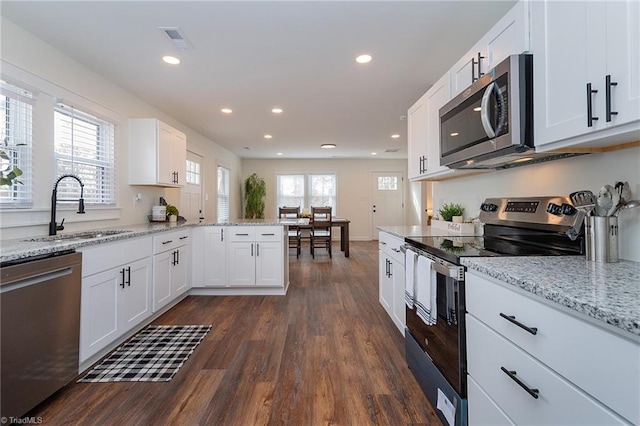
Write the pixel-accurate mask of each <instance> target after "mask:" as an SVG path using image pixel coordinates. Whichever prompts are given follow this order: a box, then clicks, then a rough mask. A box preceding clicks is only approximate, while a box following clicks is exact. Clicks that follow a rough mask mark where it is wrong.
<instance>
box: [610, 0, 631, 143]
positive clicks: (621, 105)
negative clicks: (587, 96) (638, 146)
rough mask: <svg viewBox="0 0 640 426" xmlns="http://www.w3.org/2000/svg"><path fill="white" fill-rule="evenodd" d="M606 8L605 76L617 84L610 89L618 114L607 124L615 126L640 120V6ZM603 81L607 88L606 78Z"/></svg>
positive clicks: (620, 4)
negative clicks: (608, 76)
mask: <svg viewBox="0 0 640 426" xmlns="http://www.w3.org/2000/svg"><path fill="white" fill-rule="evenodd" d="M605 8H606V14H605V16H606V28H607V45H606V55H607V58H606V61H607V70H606V74H607V75H610V76H611V79H612V81H614V82H616V83H617V85H616V86H614V87H612V88H611V109H612V111H614V112H617V113H618V114H616V115H612V116H611V121H610V122H609V123H607V124H608V125H611V126H616V125H620V124H625V123H630V122H633V121H637V120H640V30H638V24H639V23H640V2H638V0H627V1H624V2H619V1H618V2H606V3H605ZM600 79H601V83H602V84H604V83H605V80H604V79H605V76H600ZM604 88H605V90H606V85H604ZM604 119H605V122H606V111H605V117H604ZM636 134H637V133H636ZM636 139H637V138H636Z"/></svg>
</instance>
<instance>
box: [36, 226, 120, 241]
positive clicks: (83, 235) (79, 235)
mask: <svg viewBox="0 0 640 426" xmlns="http://www.w3.org/2000/svg"><path fill="white" fill-rule="evenodd" d="M127 232H132V231H131V230H129V229H117V230H116V229H109V230H103V231H87V232H75V233H73V234H60V235H50V236H48V237H36V238H29V239H27V240H23V241H25V242H30V243H53V242H63V241H80V240H90V239H92V238H103V237H109V236H112V235H119V234H126V233H127Z"/></svg>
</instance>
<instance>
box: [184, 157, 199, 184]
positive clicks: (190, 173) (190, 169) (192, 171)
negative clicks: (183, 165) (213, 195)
mask: <svg viewBox="0 0 640 426" xmlns="http://www.w3.org/2000/svg"><path fill="white" fill-rule="evenodd" d="M187 183H192V184H194V185H200V163H197V162H195V161H192V160H187Z"/></svg>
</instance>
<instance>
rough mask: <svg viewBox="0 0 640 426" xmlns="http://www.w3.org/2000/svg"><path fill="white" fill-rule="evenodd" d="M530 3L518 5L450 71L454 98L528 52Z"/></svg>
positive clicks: (525, 2)
mask: <svg viewBox="0 0 640 426" xmlns="http://www.w3.org/2000/svg"><path fill="white" fill-rule="evenodd" d="M529 45H530V42H529V2H528V1H520V2H518V3H517V4H516V5H515V6H513V8H511V10H509V12H507V14H506V15H505V16H503V17H502V19H500V21H498V23H497V24H496V25H495V26H494V27H493V28H491V30H489V32H488V33H487V34H485V36H484V37H482V39H480V41H478V42H477V43H476V44H475V45H474V46H473V48H471V50H469V52H468V53H467V54H466V55H464V56H463V57H462V58H461V59H460V60H459V61H458V62H457V63H456V64H455V65H454V66H453V67H452V68H451V70H450V74H451V94H450V96H451V98H453V97H455V96H457V95H458V94H459V93H460V92H462V91H463V90H464V89H466V88H467V87H469V85H471V83H473V82H474V81H476V80H477V79H478V78H479V77H482V76H483V75H484V73H485V72H486V71H487V70H490V69H492V68H493V67H495V66H496V65H497V64H499V63H500V62H501V61H502V60H504V59H506V58H507V57H508V56H509V55H515V54H519V53H523V52H528V51H529Z"/></svg>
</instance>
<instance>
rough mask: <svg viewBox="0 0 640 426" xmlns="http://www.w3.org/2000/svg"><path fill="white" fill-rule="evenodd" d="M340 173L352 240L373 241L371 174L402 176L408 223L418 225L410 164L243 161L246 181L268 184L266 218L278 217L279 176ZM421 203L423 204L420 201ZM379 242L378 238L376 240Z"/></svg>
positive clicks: (340, 208)
mask: <svg viewBox="0 0 640 426" xmlns="http://www.w3.org/2000/svg"><path fill="white" fill-rule="evenodd" d="M314 172H316V173H336V175H337V180H338V188H337V189H338V194H337V215H338V216H340V217H344V218H347V219H350V220H351V225H350V227H349V235H350V237H351V238H350V239H351V240H370V239H371V238H372V227H371V205H372V203H371V197H372V195H371V173H373V172H402V173H403V176H404V177H405V179H404V200H405V223H404V224H406V225H415V224H418V223H419V222H418V221H419V219H418V216H417V213H416V212H415V210H416V209H414V208H410V207H409V204H410V203H411V198H410V197H409V194H408V193H409V184H408V180H407V178H406V175H407V161H406V160H380V159H376V160H367V159H324V160H322V159H318V160H287V159H282V160H260V159H254V160H247V159H245V160H243V161H242V179H243V180H244V178H246V177H247V176H249V175H250V174H252V173H257V174H258V176H260V177H261V178H263V179H264V180H265V182H266V184H267V196H266V202H265V204H266V205H265V216H266V217H267V218H269V217H271V218H273V217H276V216H277V206H276V175H277V174H279V173H314ZM419 195H420V194H419V186H418V196H419ZM418 201H419V200H418ZM375 237H376V238H377V235H376V236H375Z"/></svg>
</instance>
